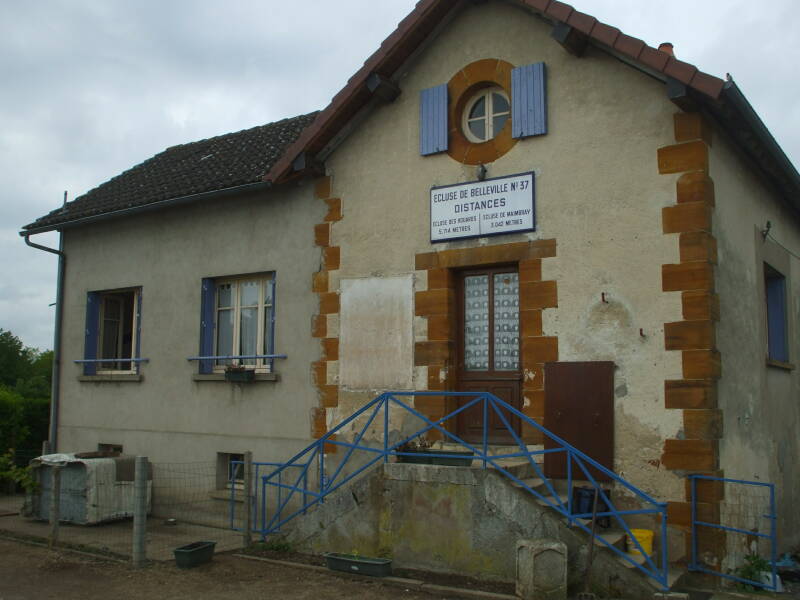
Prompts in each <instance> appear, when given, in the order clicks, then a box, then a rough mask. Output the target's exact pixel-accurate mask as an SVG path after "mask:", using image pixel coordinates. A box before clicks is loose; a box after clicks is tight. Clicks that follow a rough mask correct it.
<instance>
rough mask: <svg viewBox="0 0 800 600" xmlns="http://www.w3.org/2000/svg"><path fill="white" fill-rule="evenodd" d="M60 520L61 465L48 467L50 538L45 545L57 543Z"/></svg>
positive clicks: (50, 545)
mask: <svg viewBox="0 0 800 600" xmlns="http://www.w3.org/2000/svg"><path fill="white" fill-rule="evenodd" d="M60 520H61V466H59V465H53V466H51V467H50V539H49V540H48V543H47V546H48V548H50V549H52V548H53V547H54V546H55V545H56V544H58V524H59V521H60Z"/></svg>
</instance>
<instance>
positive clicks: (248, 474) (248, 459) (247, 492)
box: [242, 450, 253, 548]
mask: <svg viewBox="0 0 800 600" xmlns="http://www.w3.org/2000/svg"><path fill="white" fill-rule="evenodd" d="M243 492H244V526H243V527H242V543H243V544H244V547H245V548H247V547H249V546H250V544H251V543H253V539H252V537H251V535H250V532H251V530H252V529H253V453H252V452H251V451H250V450H248V451H247V452H245V453H244V490H243Z"/></svg>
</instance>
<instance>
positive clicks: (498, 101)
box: [492, 92, 508, 114]
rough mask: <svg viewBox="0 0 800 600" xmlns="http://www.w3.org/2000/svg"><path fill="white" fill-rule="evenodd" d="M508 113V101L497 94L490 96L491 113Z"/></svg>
mask: <svg viewBox="0 0 800 600" xmlns="http://www.w3.org/2000/svg"><path fill="white" fill-rule="evenodd" d="M502 112H508V100H506V99H505V97H503V95H502V94H498V93H497V92H495V93H493V94H492V113H493V114H497V113H502Z"/></svg>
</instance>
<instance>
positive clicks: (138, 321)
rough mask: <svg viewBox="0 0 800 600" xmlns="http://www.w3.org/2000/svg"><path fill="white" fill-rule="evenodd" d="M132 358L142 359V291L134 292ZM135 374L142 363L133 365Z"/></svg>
mask: <svg viewBox="0 0 800 600" xmlns="http://www.w3.org/2000/svg"><path fill="white" fill-rule="evenodd" d="M134 352H135V354H134V355H133V357H134V358H141V357H142V289H141V288H139V289H138V290H136V348H134ZM133 364H134V365H135V366H134V368H135V369H136V372H137V373H138V372H139V366H140V365H141V364H142V363H138V362H137V363H133Z"/></svg>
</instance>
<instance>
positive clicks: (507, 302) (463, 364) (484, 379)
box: [457, 266, 522, 443]
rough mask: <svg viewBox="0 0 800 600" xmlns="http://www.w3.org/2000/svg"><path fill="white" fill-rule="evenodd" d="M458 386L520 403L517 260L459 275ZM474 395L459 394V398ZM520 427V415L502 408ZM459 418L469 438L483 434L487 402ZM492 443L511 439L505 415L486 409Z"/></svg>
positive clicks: (514, 425)
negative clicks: (513, 264) (516, 415)
mask: <svg viewBox="0 0 800 600" xmlns="http://www.w3.org/2000/svg"><path fill="white" fill-rule="evenodd" d="M458 284H459V285H458V297H459V340H458V388H457V389H458V390H459V391H464V392H491V393H492V394H494V395H495V396H497V397H498V398H500V399H501V400H504V401H506V402H508V403H509V404H510V405H511V406H513V407H514V408H516V409H518V410H519V409H520V406H521V402H520V398H521V385H522V370H521V364H520V342H519V274H518V272H517V267H516V266H510V267H493V268H488V269H476V270H469V271H463V272H461V273H460V275H459V281H458ZM469 400H470V399H469V398H467V399H464V400H461V403H462V404H463V403H464V402H468V401H469ZM503 412H504V416H505V418H506V420H507V421H508V424H509V425H510V426H511V428H512V429H513V430H514V431H515V432H517V433H519V418H517V417H514V416H512V415H511V414H509V412H508V411H503ZM458 416H459V418H458V434H459V436H461V437H462V438H463V439H465V440H466V441H469V442H479V441H481V440H482V439H483V408H482V406H480V405H476V406H474V407H472V408H470V409H468V410H465V411H464V412H462V413H459V415H458ZM487 422H488V431H487V433H488V438H489V442H491V443H509V442H511V443H513V437H512V436H511V434H510V433H509V431H508V428H507V427H506V425H505V424H504V423H503V420H502V419H501V418H500V417H499V416H498V415H497V414H496V413H495V412H494V411H493V410H490V411H489V414H488V419H487Z"/></svg>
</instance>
